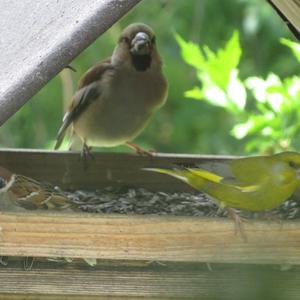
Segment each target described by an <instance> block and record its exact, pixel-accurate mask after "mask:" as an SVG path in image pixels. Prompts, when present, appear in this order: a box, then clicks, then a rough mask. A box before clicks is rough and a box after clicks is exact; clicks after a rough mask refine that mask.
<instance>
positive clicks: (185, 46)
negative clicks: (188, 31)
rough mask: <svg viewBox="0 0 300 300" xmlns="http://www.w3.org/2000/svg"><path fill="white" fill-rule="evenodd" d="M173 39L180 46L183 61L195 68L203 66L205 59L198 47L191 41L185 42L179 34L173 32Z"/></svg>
mask: <svg viewBox="0 0 300 300" xmlns="http://www.w3.org/2000/svg"><path fill="white" fill-rule="evenodd" d="M175 39H176V41H177V43H178V45H179V47H180V50H181V56H182V58H183V59H184V61H185V62H186V63H187V64H189V65H191V66H193V67H195V68H196V69H201V68H203V66H204V64H205V59H204V57H203V54H202V53H201V50H200V47H199V46H198V45H197V44H195V43H193V42H186V41H185V40H184V39H183V38H182V37H181V36H180V35H179V34H177V33H176V34H175Z"/></svg>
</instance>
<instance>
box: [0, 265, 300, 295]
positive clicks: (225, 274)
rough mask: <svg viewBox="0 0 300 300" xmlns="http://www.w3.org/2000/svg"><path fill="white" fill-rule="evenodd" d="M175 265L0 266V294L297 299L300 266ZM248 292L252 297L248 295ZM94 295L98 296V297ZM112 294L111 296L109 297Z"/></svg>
mask: <svg viewBox="0 0 300 300" xmlns="http://www.w3.org/2000/svg"><path fill="white" fill-rule="evenodd" d="M211 267H212V271H209V270H208V268H207V266H206V265H205V264H174V263H167V264H166V265H164V266H153V265H144V266H140V267H138V266H137V267H133V266H127V267H126V266H123V267H118V266H115V265H111V266H109V265H101V263H100V265H99V266H97V267H96V268H94V269H89V268H87V267H84V266H83V265H81V266H79V265H76V264H75V265H73V264H67V265H64V266H59V268H55V266H53V265H52V266H51V265H50V266H49V264H48V265H47V264H45V263H43V262H38V263H37V264H36V265H35V266H34V268H33V269H32V270H30V271H24V270H22V269H20V268H19V267H17V266H16V265H15V266H14V265H13V266H10V267H5V268H0V298H1V299H11V300H12V299H13V300H20V299H22V300H25V299H26V300H37V299H43V300H53V299H65V300H69V299H71V297H72V299H89V300H90V299H111V300H120V299H127V300H128V299H141V298H142V299H145V300H149V299H160V300H162V299H164V300H167V299H206V300H210V299H211V300H212V299H214V300H215V299H219V300H229V299H230V300H232V299H258V300H262V299H274V300H279V299H284V300H296V299H299V293H300V276H299V271H300V269H299V267H296V268H295V267H294V269H290V270H287V271H285V272H282V271H280V269H279V268H278V267H274V266H270V267H263V266H237V265H219V264H213V265H212V266H211ZM249 296H251V297H249ZM73 297H74V298H73ZM97 297H98V298H97ZM110 297H111V298H110Z"/></svg>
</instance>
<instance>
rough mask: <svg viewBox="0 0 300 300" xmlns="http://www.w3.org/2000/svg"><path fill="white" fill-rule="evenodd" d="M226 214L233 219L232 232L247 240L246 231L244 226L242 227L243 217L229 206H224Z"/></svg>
mask: <svg viewBox="0 0 300 300" xmlns="http://www.w3.org/2000/svg"><path fill="white" fill-rule="evenodd" d="M225 210H226V212H227V214H228V216H229V217H230V218H231V219H233V221H234V233H235V235H238V234H239V235H240V236H241V238H242V239H243V240H244V241H245V242H247V235H246V232H245V228H244V224H243V222H244V219H243V218H241V216H240V215H239V214H238V213H237V212H236V211H235V210H234V209H233V208H230V207H226V208H225Z"/></svg>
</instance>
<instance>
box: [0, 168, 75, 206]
mask: <svg viewBox="0 0 300 300" xmlns="http://www.w3.org/2000/svg"><path fill="white" fill-rule="evenodd" d="M3 195H4V196H7V197H3V199H2V197H1V201H2V200H3V201H6V203H4V204H3V203H1V205H2V206H5V207H8V208H9V209H10V208H11V206H12V205H10V204H15V205H18V206H21V207H23V208H26V209H38V208H40V209H64V208H68V207H71V206H72V205H73V203H72V202H71V201H70V200H69V199H68V198H67V197H66V196H65V195H63V194H62V193H60V192H59V191H56V190H55V189H54V187H52V186H51V185H48V184H45V183H41V182H39V181H36V180H34V179H32V178H29V177H26V176H23V175H18V174H13V173H12V172H10V171H9V170H7V169H5V168H3V167H0V196H3ZM3 201H2V202H3ZM9 201H10V203H9ZM1 205H0V206H1Z"/></svg>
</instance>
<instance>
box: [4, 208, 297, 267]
mask: <svg viewBox="0 0 300 300" xmlns="http://www.w3.org/2000/svg"><path fill="white" fill-rule="evenodd" d="M299 225H300V224H299V222H284V223H282V224H279V223H276V222H258V221H255V222H250V221H249V222H247V223H246V224H245V232H246V234H247V237H248V241H247V242H245V241H243V240H242V239H241V238H240V236H235V234H234V224H233V222H232V221H231V220H228V219H201V218H186V217H165V216H164V217H152V216H147V217H145V216H119V215H109V216H104V215H102V216H99V215H89V214H71V215H67V214H65V215H63V214H57V215H49V214H45V213H42V212H41V213H40V212H39V214H36V215H33V214H24V213H15V214H13V213H1V214H0V229H1V232H0V253H1V255H8V256H34V257H35V256H37V257H39V256H40V257H56V256H58V257H81V258H102V259H125V260H149V261H153V260H154V261H195V262H219V263H220V262H225V263H255V264H272V263H276V264H278V263H279V264H281V263H290V264H300V226H299Z"/></svg>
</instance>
